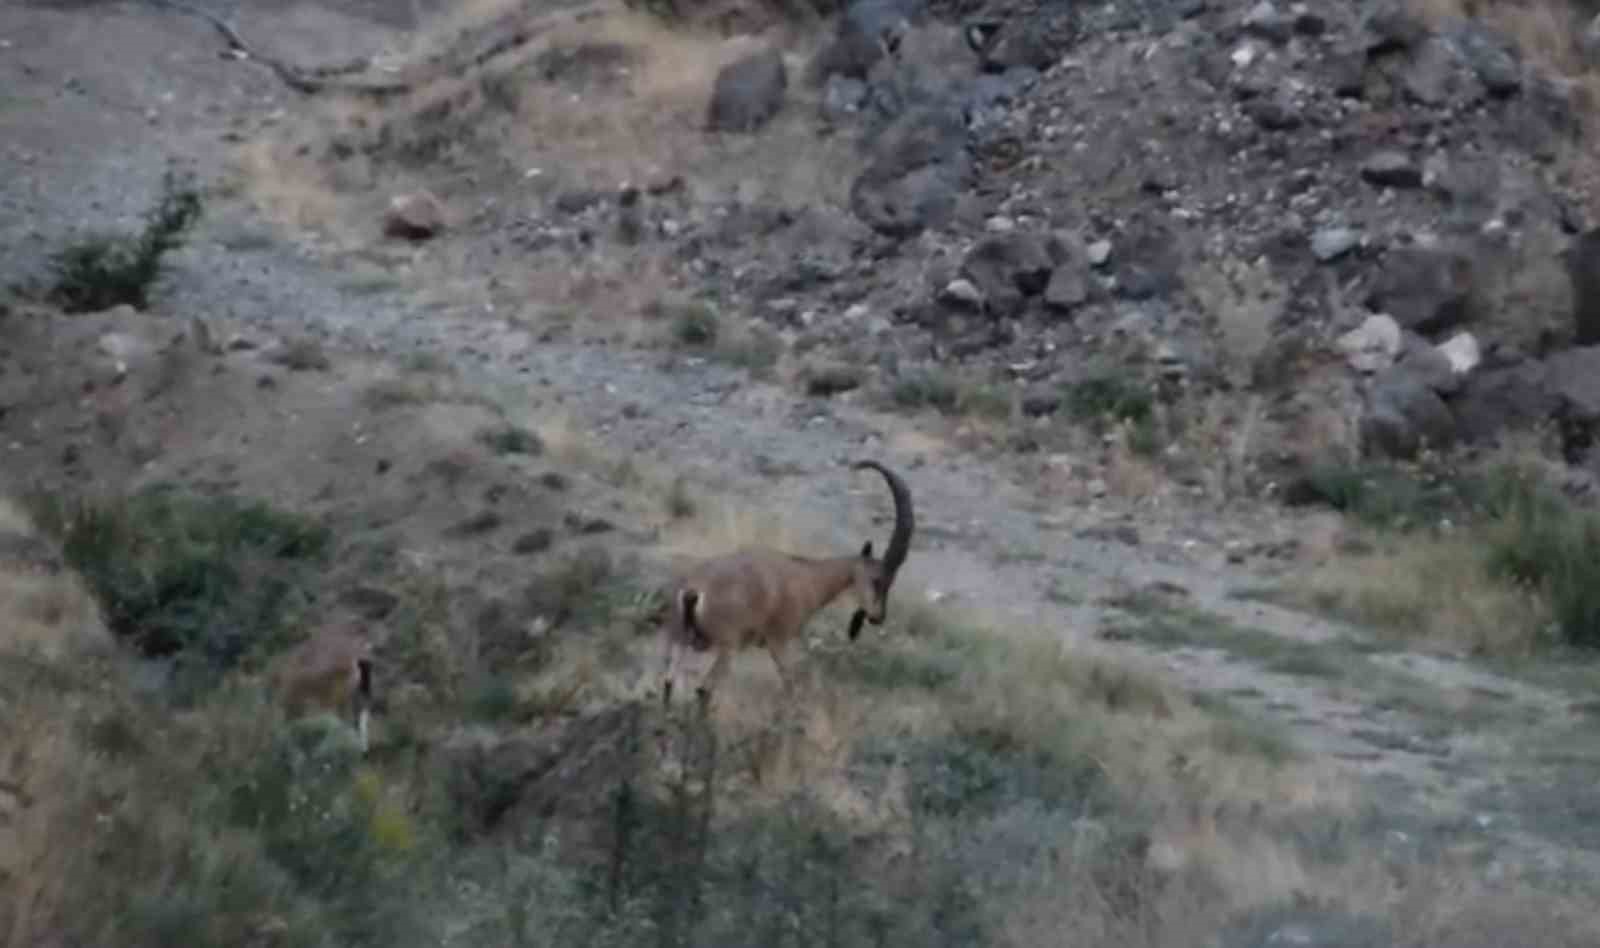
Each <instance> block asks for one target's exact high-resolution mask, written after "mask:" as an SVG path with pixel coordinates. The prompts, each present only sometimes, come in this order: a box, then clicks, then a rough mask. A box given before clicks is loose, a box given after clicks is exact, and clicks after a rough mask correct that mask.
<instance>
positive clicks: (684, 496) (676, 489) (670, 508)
mask: <svg viewBox="0 0 1600 948" xmlns="http://www.w3.org/2000/svg"><path fill="white" fill-rule="evenodd" d="M666 506H667V516H669V517H671V518H672V519H674V520H687V519H689V518H690V517H693V516H694V515H695V513H696V511H697V510H698V509H699V508H698V505H697V504H696V503H695V499H694V495H693V494H692V493H690V491H689V481H688V479H687V478H684V477H683V476H682V475H679V476H678V477H674V478H673V479H672V484H671V486H670V487H668V488H667V497H666Z"/></svg>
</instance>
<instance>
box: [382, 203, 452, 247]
mask: <svg viewBox="0 0 1600 948" xmlns="http://www.w3.org/2000/svg"><path fill="white" fill-rule="evenodd" d="M444 226H445V220H444V205H443V204H442V203H440V201H439V199H438V198H436V197H434V196H433V195H432V194H430V193H429V192H427V191H414V192H411V193H409V194H397V195H395V196H394V197H392V198H390V199H389V209H388V211H387V212H385V214H384V218H383V232H384V234H385V235H386V236H389V237H398V238H401V239H404V240H427V239H428V238H429V237H433V236H434V235H436V234H438V233H439V232H440V231H442V230H444Z"/></svg>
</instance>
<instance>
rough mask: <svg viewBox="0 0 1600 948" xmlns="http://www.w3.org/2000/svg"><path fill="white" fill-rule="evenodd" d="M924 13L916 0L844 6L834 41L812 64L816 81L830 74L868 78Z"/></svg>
mask: <svg viewBox="0 0 1600 948" xmlns="http://www.w3.org/2000/svg"><path fill="white" fill-rule="evenodd" d="M921 12H922V8H921V4H920V3H919V2H916V0H909V2H908V0H856V2H854V3H851V4H850V5H848V6H847V7H845V10H844V13H843V14H842V15H841V16H840V17H839V20H838V26H837V27H836V28H835V30H834V36H833V40H832V41H831V42H830V43H829V44H828V45H827V46H825V47H823V49H822V51H821V52H819V53H818V54H817V58H816V59H815V60H813V61H812V64H811V78H812V81H813V82H818V83H821V82H826V81H827V79H828V78H829V77H830V76H844V77H846V78H850V79H860V80H863V81H865V80H866V79H867V77H868V74H869V73H870V72H871V71H872V67H874V66H876V65H877V64H878V62H879V61H880V60H882V59H883V58H884V57H885V56H887V55H891V54H892V53H893V51H894V50H895V49H897V48H898V46H899V44H900V40H901V38H902V37H903V36H904V35H905V34H906V32H907V31H908V30H910V28H911V24H912V22H913V20H915V19H916V18H917V17H918V16H919V15H920V14H921Z"/></svg>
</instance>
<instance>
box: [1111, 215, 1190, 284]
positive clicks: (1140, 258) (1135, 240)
mask: <svg viewBox="0 0 1600 948" xmlns="http://www.w3.org/2000/svg"><path fill="white" fill-rule="evenodd" d="M1117 247H1118V249H1117V258H1116V270H1117V281H1118V292H1119V293H1121V295H1122V296H1124V297H1125V298H1127V299H1131V300H1146V299H1154V298H1157V297H1163V296H1168V295H1170V294H1172V293H1175V292H1177V291H1178V290H1179V289H1180V288H1181V287H1182V286H1183V279H1182V277H1181V273H1182V269H1183V257H1182V254H1181V253H1180V251H1179V247H1178V241H1177V237H1176V236H1175V235H1174V234H1173V232H1172V231H1171V229H1170V228H1169V227H1168V226H1167V225H1166V224H1165V223H1162V222H1155V221H1144V222H1136V223H1133V224H1130V225H1129V227H1128V229H1127V231H1126V233H1125V234H1124V235H1123V237H1122V239H1121V240H1119V241H1118V244H1117Z"/></svg>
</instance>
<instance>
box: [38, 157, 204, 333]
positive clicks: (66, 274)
mask: <svg viewBox="0 0 1600 948" xmlns="http://www.w3.org/2000/svg"><path fill="white" fill-rule="evenodd" d="M162 185H163V188H162V194H161V198H160V200H159V202H158V203H157V204H156V206H155V207H154V208H152V209H151V210H150V211H149V213H148V214H146V216H145V224H144V229H143V230H142V231H140V233H139V234H138V235H137V236H134V237H127V236H117V235H108V234H101V235H96V236H93V237H90V238H88V239H86V240H83V241H80V242H79V243H75V244H72V245H70V246H68V247H66V248H65V249H63V250H61V251H59V252H58V253H56V254H55V256H54V257H53V258H52V266H53V268H54V270H55V283H54V286H53V287H52V288H51V290H50V293H49V295H50V298H51V299H52V300H54V301H55V302H57V303H59V304H60V305H61V307H62V308H63V309H65V310H66V311H67V312H69V313H90V312H97V311H99V310H103V309H109V308H111V307H113V306H119V305H123V304H127V305H129V306H133V307H136V308H138V309H143V308H145V306H147V305H148V304H149V301H150V290H151V288H152V287H153V286H154V284H155V282H156V278H157V277H159V276H160V275H161V268H162V264H161V260H162V257H164V256H165V255H166V254H167V253H169V252H171V251H172V250H175V249H176V248H177V247H178V246H180V245H181V244H182V242H183V238H184V234H185V232H186V231H188V230H189V228H190V227H191V226H193V224H194V222H195V221H196V220H197V219H198V218H199V217H200V211H201V200H200V194H199V192H198V191H196V190H194V189H193V188H191V187H189V186H187V185H184V184H182V183H180V182H179V180H178V179H177V177H176V176H175V175H173V174H172V173H170V172H169V173H168V174H167V176H166V177H165V178H164V179H163V182H162Z"/></svg>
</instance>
